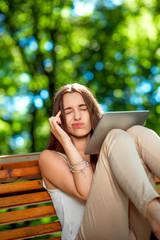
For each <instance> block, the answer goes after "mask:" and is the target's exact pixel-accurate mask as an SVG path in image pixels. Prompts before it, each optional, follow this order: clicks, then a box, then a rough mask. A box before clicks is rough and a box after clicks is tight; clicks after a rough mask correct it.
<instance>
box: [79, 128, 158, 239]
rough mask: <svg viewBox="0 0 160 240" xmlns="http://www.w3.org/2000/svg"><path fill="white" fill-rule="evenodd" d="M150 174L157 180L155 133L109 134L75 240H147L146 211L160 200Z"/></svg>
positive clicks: (117, 130)
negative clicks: (156, 199)
mask: <svg viewBox="0 0 160 240" xmlns="http://www.w3.org/2000/svg"><path fill="white" fill-rule="evenodd" d="M152 172H153V173H154V174H155V175H156V176H158V177H159V178H160V138H159V136H157V135H156V133H155V132H153V131H152V130H149V129H147V128H145V127H142V126H134V127H132V128H130V129H128V131H127V132H125V131H123V130H119V129H115V130H112V131H110V133H109V134H108V135H107V137H106V139H105V141H104V143H103V145H102V149H101V152H100V156H99V160H98V163H97V167H96V171H95V174H94V177H93V182H92V186H91V190H90V194H89V196H88V200H87V204H86V209H85V215H84V218H83V221H82V224H81V227H80V230H79V233H78V235H77V238H76V240H128V239H132V240H148V239H150V235H151V230H150V227H149V225H148V222H147V220H146V219H145V215H146V207H147V204H148V202H149V201H151V200H153V199H154V198H157V197H160V196H159V195H158V194H157V192H156V190H155V184H154V176H153V173H152ZM146 173H147V174H146Z"/></svg>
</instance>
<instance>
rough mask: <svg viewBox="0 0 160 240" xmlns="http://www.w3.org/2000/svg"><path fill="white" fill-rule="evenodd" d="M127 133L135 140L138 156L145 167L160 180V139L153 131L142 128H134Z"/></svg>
mask: <svg viewBox="0 0 160 240" xmlns="http://www.w3.org/2000/svg"><path fill="white" fill-rule="evenodd" d="M127 132H128V134H129V135H130V136H131V137H132V138H133V139H134V142H135V144H136V148H137V151H138V155H139V156H140V158H141V159H143V161H144V163H145V165H147V166H148V168H149V169H150V170H151V171H152V172H153V173H154V174H155V175H156V176H157V177H159V178H160V137H159V136H158V135H157V134H156V133H155V132H154V131H153V130H151V129H148V128H145V127H142V126H133V127H131V128H129V129H128V130H127ZM142 164H143V162H142ZM143 166H144V164H143ZM144 167H145V166H144Z"/></svg>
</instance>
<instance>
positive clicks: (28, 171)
mask: <svg viewBox="0 0 160 240" xmlns="http://www.w3.org/2000/svg"><path fill="white" fill-rule="evenodd" d="M38 177H41V173H40V169H39V167H38V166H35V167H27V168H16V169H7V170H1V171H0V182H3V181H4V182H5V181H14V180H19V179H28V178H38Z"/></svg>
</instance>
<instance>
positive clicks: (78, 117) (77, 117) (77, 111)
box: [74, 110, 81, 120]
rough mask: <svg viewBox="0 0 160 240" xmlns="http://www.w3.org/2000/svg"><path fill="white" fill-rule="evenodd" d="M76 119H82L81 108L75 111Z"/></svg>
mask: <svg viewBox="0 0 160 240" xmlns="http://www.w3.org/2000/svg"><path fill="white" fill-rule="evenodd" d="M74 119H75V120H80V119H81V113H80V111H79V110H76V111H75V112H74Z"/></svg>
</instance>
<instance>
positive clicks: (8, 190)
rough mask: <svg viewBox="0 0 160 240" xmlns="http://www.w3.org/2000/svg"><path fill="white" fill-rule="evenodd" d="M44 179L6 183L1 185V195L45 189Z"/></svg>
mask: <svg viewBox="0 0 160 240" xmlns="http://www.w3.org/2000/svg"><path fill="white" fill-rule="evenodd" d="M43 189H44V188H43V186H42V180H41V179H39V180H29V181H25V182H13V183H5V184H1V185H0V196H4V195H8V196H11V195H13V194H17V193H18V194H23V193H27V192H32V191H34V192H36V191H39V190H43Z"/></svg>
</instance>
